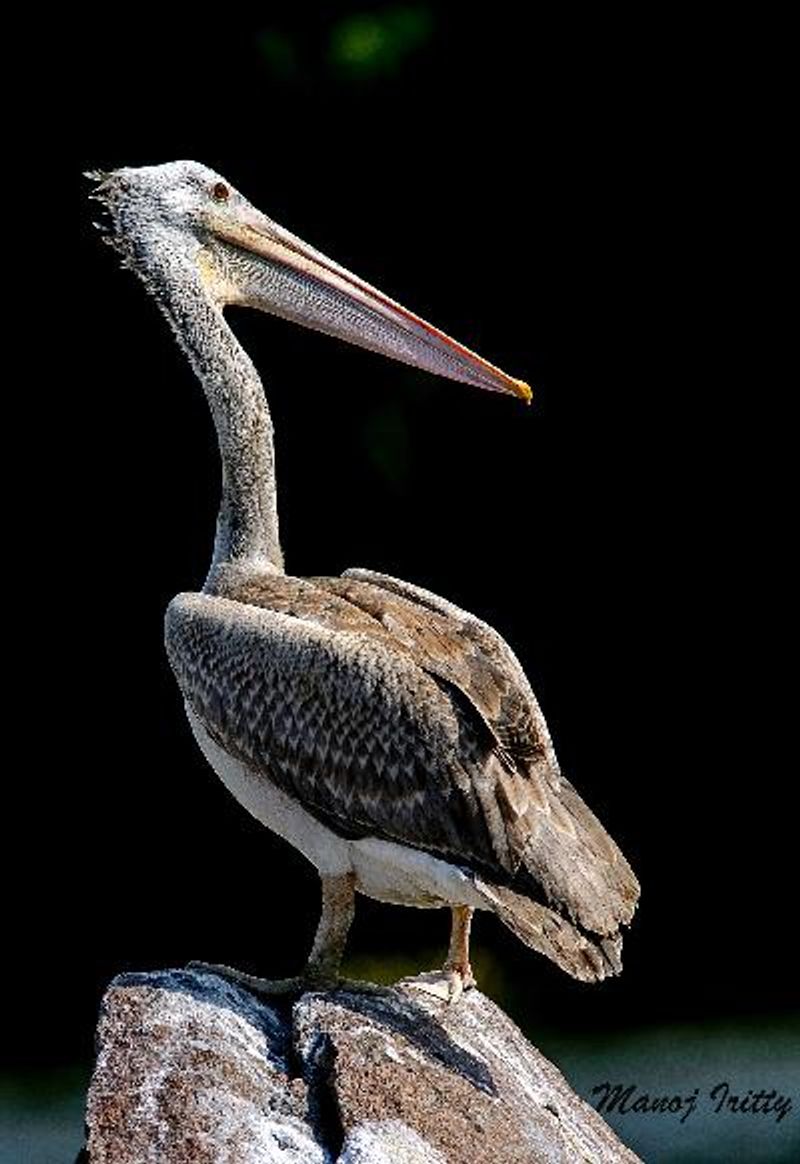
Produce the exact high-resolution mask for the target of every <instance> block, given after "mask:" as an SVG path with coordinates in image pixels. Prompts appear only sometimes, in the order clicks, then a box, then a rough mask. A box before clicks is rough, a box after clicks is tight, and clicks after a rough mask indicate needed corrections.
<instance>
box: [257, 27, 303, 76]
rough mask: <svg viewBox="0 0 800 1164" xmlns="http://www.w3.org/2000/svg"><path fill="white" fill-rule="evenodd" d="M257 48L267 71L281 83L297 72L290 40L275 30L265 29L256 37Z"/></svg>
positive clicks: (295, 55) (295, 58)
mask: <svg viewBox="0 0 800 1164" xmlns="http://www.w3.org/2000/svg"><path fill="white" fill-rule="evenodd" d="M258 48H259V52H260V53H261V56H262V57H263V59H264V61H265V63H266V65H267V67H268V69H269V71H270V72H271V73H272V75H273V76H274V77H277V78H278V79H279V80H281V81H285V80H288V79H289V78H290V77H293V76H294V75H295V73H296V72H297V53H296V52H295V47H294V45H293V43H292V41H291V39H290V38H289V37H288V36H287V35H286V33H285V32H280V31H279V30H278V29H277V28H265V29H264V31H263V32H261V33H260V34H259V37H258Z"/></svg>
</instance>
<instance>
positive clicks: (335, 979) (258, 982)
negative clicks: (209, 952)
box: [187, 873, 355, 995]
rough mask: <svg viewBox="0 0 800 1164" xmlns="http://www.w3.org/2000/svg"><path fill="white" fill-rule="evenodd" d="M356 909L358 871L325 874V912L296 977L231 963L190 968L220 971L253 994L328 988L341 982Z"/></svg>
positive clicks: (291, 992) (188, 967)
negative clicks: (263, 973) (251, 970)
mask: <svg viewBox="0 0 800 1164" xmlns="http://www.w3.org/2000/svg"><path fill="white" fill-rule="evenodd" d="M354 913H355V875H354V874H353V873H342V874H337V875H333V876H322V913H321V914H320V919H319V925H318V926H317V932H316V934H315V936H314V944H313V946H312V947H311V953H310V954H309V956H308V961H307V962H306V966H305V970H304V971H303V973H302V974H300V975H298V976H297V977H295V978H272V979H270V978H258V977H257V976H256V975H254V974H245V973H244V971H242V970H235V969H233V967H231V966H217V965H212V964H210V963H208V962H189V964H188V966H187V969H189V970H205V971H207V972H208V973H210V974H218V975H219V976H220V977H221V978H227V979H229V980H230V981H231V982H236V983H237V984H238V985H240V986H244V987H246V989H247V990H252V991H253V993H254V994H266V995H275V994H299V993H302V991H304V990H309V989H311V990H315V989H316V990H329V989H331V988H332V987H334V986H337V985H338V984H339V983H340V982H341V978H340V976H339V968H340V966H341V964H342V957H343V956H344V948H345V945H346V943H347V935H348V932H349V930H350V925H351V923H352V921H353V914H354Z"/></svg>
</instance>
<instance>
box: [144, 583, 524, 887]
mask: <svg viewBox="0 0 800 1164" xmlns="http://www.w3.org/2000/svg"><path fill="white" fill-rule="evenodd" d="M267 590H269V594H268V593H267ZM250 597H251V599H252V598H254V597H255V595H251V596H250ZM259 598H260V600H261V604H260V605H253V604H252V603H251V602H245V601H241V600H240V601H232V600H230V599H228V598H224V597H219V596H215V595H208V594H182V595H179V596H178V597H177V598H176V599H174V600H173V601H172V603H171V604H170V606H169V608H168V611H167V617H166V645H167V652H168V656H169V660H170V663H171V665H172V668H173V671H174V672H175V675H176V678H177V680H178V683H179V686H180V688H181V691H182V693H183V695H184V698H185V699H186V701H187V703H188V704H189V705H190V706H191V708H192V710H193V711H194V713H195V714H196V715H197V716H198V717H199V719H200V720H201V722H202V723H203V725H204V726H205V728H206V729H207V730H208V732H209V734H210V735H211V736H212V737H213V738H214V739H215V740H216V741H217V742H218V743H219V744H220V745H221V746H222V747H223V748H224V749H225V751H227V752H228V753H229V754H230V755H233V756H235V757H237V758H238V759H240V760H242V761H243V762H245V763H246V764H247V765H248V767H250V769H251V770H252V771H255V772H263V773H264V774H265V775H267V776H268V777H269V778H270V779H271V780H272V781H274V783H275V784H277V785H278V786H279V787H281V788H282V789H283V790H284V791H285V792H287V793H289V794H290V795H291V796H294V797H296V798H297V799H298V800H299V801H300V802H301V803H302V804H303V806H304V807H305V808H306V809H307V810H308V811H309V812H311V813H312V815H315V816H316V817H317V818H318V819H320V820H322V821H323V822H324V823H326V824H328V825H330V827H332V828H334V829H335V830H337V831H338V832H340V833H341V834H343V835H345V836H364V835H373V836H379V837H383V838H386V839H389V840H395V841H400V842H403V843H405V844H409V845H413V846H415V847H418V848H423V849H426V850H429V851H431V852H434V853H437V854H441V855H442V856H445V857H449V858H451V859H454V860H455V861H457V862H460V863H462V864H466V865H469V866H470V867H473V868H475V869H477V870H482V871H483V872H484V873H485V874H487V875H490V876H497V877H501V878H506V879H507V878H508V876H509V874H510V869H509V868H508V867H504V865H503V856H504V855H506V856H507V846H506V848H505V849H504V848H503V843H502V838H503V837H504V822H503V818H502V814H501V812H500V810H499V808H498V806H497V803H496V800H495V799H494V798H493V797H492V796H491V795H490V794H489V790H488V786H487V787H486V788H484V787H482V786H481V785H480V782H479V781H476V780H475V777H474V772H473V771H472V769H474V767H475V757H476V756H477V755H478V754H479V752H480V751H481V744H480V743H479V742H477V741H474V740H473V739H472V738H471V733H470V731H469V729H468V728H466V729H465V726H464V725H463V723H462V722H461V721H460V720H459V717H458V715H457V713H456V710H455V709H454V707H453V705H452V703H451V700H450V699H449V698H448V696H447V694H446V693H445V692H444V691H443V690H442V689H441V687H440V686H439V685H438V684H437V683H436V681H435V680H434V679H433V678H432V677H431V676H430V675H428V674H427V673H426V672H425V671H424V670H422V669H421V668H420V667H419V666H418V665H417V664H416V663H415V661H414V659H413V657H412V656H411V655H410V653H409V652H407V651H405V650H404V649H403V648H402V646H397V647H396V646H395V645H394V644H393V643H392V641H391V637H390V635H389V634H388V632H386V631H385V630H384V629H383V628H381V627H380V626H379V625H378V624H376V623H375V622H374V620H372V619H370V618H369V617H368V616H367V615H365V614H363V613H361V612H359V611H358V610H356V609H353V608H349V607H348V604H347V603H345V602H344V601H343V600H342V599H340V598H337V597H336V596H335V595H331V596H326V595H325V594H324V593H323V594H320V592H319V590H318V588H316V587H314V586H312V585H311V584H309V583H302V582H300V580H297V579H285V580H280V582H277V581H276V582H275V583H274V584H273V585H272V586H271V587H269V588H267V587H266V586H265V587H263V588H262V589H261V591H260V594H259ZM267 602H269V604H270V608H267V606H266V603H267ZM274 607H278V609H274ZM498 849H499V851H498Z"/></svg>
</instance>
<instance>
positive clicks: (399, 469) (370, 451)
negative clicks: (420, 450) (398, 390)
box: [362, 401, 411, 493]
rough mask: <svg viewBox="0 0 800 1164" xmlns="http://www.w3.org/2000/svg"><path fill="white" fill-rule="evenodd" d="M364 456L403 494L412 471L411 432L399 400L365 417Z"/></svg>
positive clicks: (380, 407) (389, 402) (379, 407)
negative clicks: (365, 454) (365, 453)
mask: <svg viewBox="0 0 800 1164" xmlns="http://www.w3.org/2000/svg"><path fill="white" fill-rule="evenodd" d="M362 432H363V439H364V445H365V448H366V452H367V456H368V457H369V459H370V461H372V464H373V465H374V466H375V468H376V469H378V470H379V472H380V473H381V476H382V477H383V478H384V479H385V480H386V482H387V483H388V484H389V485H390V486H391V487H392V488H393V489H394V490H395V491H396V492H398V493H403V492H404V491H405V489H406V486H407V484H408V478H409V474H410V471H411V435H410V432H409V427H408V419H407V416H406V411H405V409H404V408H403V407H402V405H401V404H400V403H399V402H398V401H388V402H387V403H386V404H382V405H379V406H378V407H376V408H375V409H374V410H373V411H372V412H371V413H369V415H368V416H367V417H366V418H365V420H364V427H363V430H362Z"/></svg>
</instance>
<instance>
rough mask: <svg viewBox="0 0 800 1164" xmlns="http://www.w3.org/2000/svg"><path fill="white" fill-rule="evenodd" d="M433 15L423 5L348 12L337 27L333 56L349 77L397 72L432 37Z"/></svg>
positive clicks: (337, 64) (337, 68)
mask: <svg viewBox="0 0 800 1164" xmlns="http://www.w3.org/2000/svg"><path fill="white" fill-rule="evenodd" d="M432 28H433V18H432V16H431V13H430V10H429V9H428V8H424V7H422V6H415V7H405V6H403V7H396V8H387V9H384V10H381V11H377V12H362V13H360V14H356V15H353V16H345V17H342V19H341V20H339V21H338V22H337V23H336V24H335V25H334V28H333V31H332V33H331V41H330V60H331V63H332V65H333V66H334V68H335V69H336V70H337V71H338V72H340V73H342V74H343V75H344V76H346V77H350V78H370V77H376V76H380V75H381V74H383V75H386V74H391V73H396V72H398V71H399V69H400V68H401V67H402V66H403V64H404V63H405V61H406V60H407V58H408V57H409V56H411V55H412V54H413V53H414V52H416V51H417V49H419V48H420V47H421V46H422V45H423V44H425V42H426V41H427V40H429V39H430V35H431V31H432Z"/></svg>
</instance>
